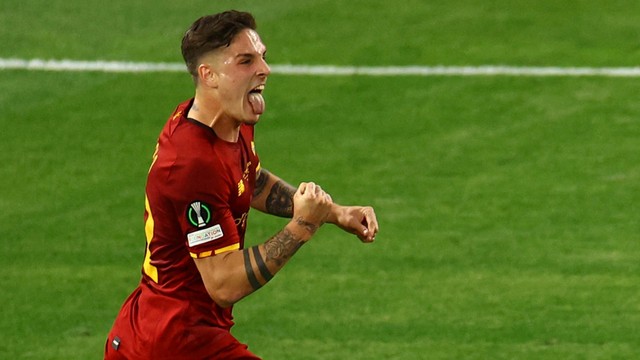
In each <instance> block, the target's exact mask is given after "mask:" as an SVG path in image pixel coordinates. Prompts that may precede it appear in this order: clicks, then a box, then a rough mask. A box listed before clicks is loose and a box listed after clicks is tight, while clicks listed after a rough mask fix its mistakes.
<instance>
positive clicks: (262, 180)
mask: <svg viewBox="0 0 640 360" xmlns="http://www.w3.org/2000/svg"><path fill="white" fill-rule="evenodd" d="M267 180H269V172H268V171H267V170H265V169H260V174H259V175H258V178H257V179H256V187H255V188H254V189H253V196H254V197H255V196H258V195H260V193H262V192H263V191H264V187H265V186H266V185H267Z"/></svg>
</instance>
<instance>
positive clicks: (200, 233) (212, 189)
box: [174, 158, 240, 258]
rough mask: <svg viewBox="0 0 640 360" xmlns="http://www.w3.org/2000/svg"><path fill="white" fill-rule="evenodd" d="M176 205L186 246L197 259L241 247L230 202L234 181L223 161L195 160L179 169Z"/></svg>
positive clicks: (177, 171) (177, 170)
mask: <svg viewBox="0 0 640 360" xmlns="http://www.w3.org/2000/svg"><path fill="white" fill-rule="evenodd" d="M175 169H176V172H175V173H174V175H175V180H176V182H175V187H174V188H176V189H177V191H178V192H179V194H180V195H179V196H177V197H176V201H175V203H174V206H175V210H176V213H177V215H178V218H179V222H180V229H181V231H182V234H183V236H184V237H183V239H184V241H185V245H186V247H187V248H188V250H189V253H190V254H191V257H193V258H203V257H208V256H212V255H216V254H219V253H222V252H225V251H230V250H236V249H239V248H240V236H239V234H238V229H237V227H236V224H235V220H234V218H233V214H232V212H231V208H230V205H229V199H230V195H231V189H233V185H232V182H231V181H230V179H229V178H228V175H226V171H224V167H223V164H222V163H220V162H215V161H210V160H204V159H203V158H193V159H191V160H190V161H189V162H188V163H186V164H184V165H183V166H177V167H175Z"/></svg>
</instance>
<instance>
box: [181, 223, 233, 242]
mask: <svg viewBox="0 0 640 360" xmlns="http://www.w3.org/2000/svg"><path fill="white" fill-rule="evenodd" d="M222 236H224V233H223V232H222V227H221V226H220V225H219V224H218V225H213V226H211V227H208V228H206V229H202V230H198V231H194V232H192V233H189V234H187V240H188V241H189V247H193V246H197V245H200V244H205V243H208V242H211V241H214V240H216V239H220V238H221V237H222Z"/></svg>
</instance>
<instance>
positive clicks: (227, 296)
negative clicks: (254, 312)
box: [206, 286, 246, 309]
mask: <svg viewBox="0 0 640 360" xmlns="http://www.w3.org/2000/svg"><path fill="white" fill-rule="evenodd" d="M206 288H207V293H208V294H209V297H211V299H212V300H213V301H214V302H215V303H216V304H217V305H218V306H220V307H221V308H223V309H224V308H228V307H230V306H232V305H233V304H235V303H237V302H238V301H240V300H241V299H242V298H244V297H245V296H246V294H243V293H242V292H240V291H238V290H234V289H231V288H225V287H224V286H220V287H216V288H210V287H206Z"/></svg>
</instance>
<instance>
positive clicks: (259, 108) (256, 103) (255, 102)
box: [249, 92, 264, 115]
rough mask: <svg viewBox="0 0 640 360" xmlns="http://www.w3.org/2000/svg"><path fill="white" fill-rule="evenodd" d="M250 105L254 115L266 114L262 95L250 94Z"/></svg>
mask: <svg viewBox="0 0 640 360" xmlns="http://www.w3.org/2000/svg"><path fill="white" fill-rule="evenodd" d="M249 104H251V107H252V108H253V112H254V113H256V114H258V115H260V114H262V113H263V112H264V98H263V97H262V94H260V93H257V92H252V93H249Z"/></svg>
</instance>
